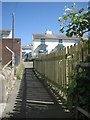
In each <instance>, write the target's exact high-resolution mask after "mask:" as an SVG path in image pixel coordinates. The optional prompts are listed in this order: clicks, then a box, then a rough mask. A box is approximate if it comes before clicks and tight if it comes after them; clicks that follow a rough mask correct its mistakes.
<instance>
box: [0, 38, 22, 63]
mask: <svg viewBox="0 0 90 120" xmlns="http://www.w3.org/2000/svg"><path fill="white" fill-rule="evenodd" d="M0 41H1V42H0V46H1V47H2V48H0V54H1V62H2V65H5V64H7V63H8V62H9V61H10V60H11V59H12V54H11V53H10V51H8V50H7V49H6V46H7V47H9V48H10V49H11V50H12V41H13V40H12V39H11V38H3V39H0ZM13 51H14V52H15V61H16V65H18V64H19V63H20V62H21V59H22V53H21V39H19V38H15V39H14V48H13Z"/></svg>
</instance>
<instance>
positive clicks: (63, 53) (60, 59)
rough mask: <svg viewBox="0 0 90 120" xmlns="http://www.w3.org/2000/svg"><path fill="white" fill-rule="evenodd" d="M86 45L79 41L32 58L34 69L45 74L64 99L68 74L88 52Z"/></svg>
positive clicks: (68, 81) (68, 82)
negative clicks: (54, 51)
mask: <svg viewBox="0 0 90 120" xmlns="http://www.w3.org/2000/svg"><path fill="white" fill-rule="evenodd" d="M87 47H88V46H87V44H86V43H82V44H81V43H79V44H77V45H76V44H75V45H74V46H70V47H67V48H64V49H63V50H60V51H58V52H56V53H50V54H46V55H42V56H40V57H39V58H38V59H36V60H34V69H36V70H37V71H38V72H39V73H40V74H41V75H43V76H45V78H46V79H47V80H48V81H49V83H50V84H51V85H52V86H54V87H55V89H56V90H58V92H59V93H60V94H61V96H62V97H63V98H65V99H66V90H67V88H68V85H69V84H70V80H69V76H70V75H71V74H72V73H73V71H74V69H75V66H76V65H77V64H78V63H80V62H83V61H85V59H86V57H87V54H88V51H87Z"/></svg>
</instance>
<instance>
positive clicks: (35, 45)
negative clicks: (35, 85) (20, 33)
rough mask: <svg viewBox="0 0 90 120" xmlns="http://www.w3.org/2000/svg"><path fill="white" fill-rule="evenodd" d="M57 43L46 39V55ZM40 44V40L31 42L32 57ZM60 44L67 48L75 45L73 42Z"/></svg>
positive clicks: (66, 41) (57, 41) (68, 41)
mask: <svg viewBox="0 0 90 120" xmlns="http://www.w3.org/2000/svg"><path fill="white" fill-rule="evenodd" d="M58 43H59V40H54V39H46V41H45V44H46V45H47V50H48V53H50V52H51V51H52V49H54V48H55V47H56V46H57V45H58ZM40 44H41V39H36V40H34V41H33V55H36V53H35V50H36V48H37V47H38V46H39V45H40ZM62 44H63V45H64V46H65V47H67V46H71V45H74V44H75V41H74V40H69V39H67V40H62Z"/></svg>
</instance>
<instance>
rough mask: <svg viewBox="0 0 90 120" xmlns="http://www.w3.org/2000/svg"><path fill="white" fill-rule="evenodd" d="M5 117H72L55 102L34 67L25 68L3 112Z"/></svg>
mask: <svg viewBox="0 0 90 120" xmlns="http://www.w3.org/2000/svg"><path fill="white" fill-rule="evenodd" d="M4 118H8V119H10V118H13V119H15V118H60V119H61V118H62V119H63V118H69V119H70V118H72V114H71V113H69V112H66V111H65V109H63V108H62V107H61V105H59V104H57V103H56V102H55V99H54V98H53V95H51V94H50V91H48V90H47V89H46V88H45V86H44V85H43V84H42V82H41V81H40V80H39V79H38V78H37V77H36V76H35V74H34V72H33V69H32V68H25V73H24V76H23V80H21V81H18V82H17V84H16V86H15V89H14V91H13V93H12V95H11V97H10V99H9V100H8V105H7V106H6V109H5V111H4V113H3V119H4Z"/></svg>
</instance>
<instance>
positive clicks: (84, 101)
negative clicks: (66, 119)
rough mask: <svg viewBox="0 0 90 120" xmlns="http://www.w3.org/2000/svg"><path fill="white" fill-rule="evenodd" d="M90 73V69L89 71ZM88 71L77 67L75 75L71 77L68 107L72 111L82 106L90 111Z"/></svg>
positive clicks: (89, 77)
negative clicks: (89, 108) (89, 107)
mask: <svg viewBox="0 0 90 120" xmlns="http://www.w3.org/2000/svg"><path fill="white" fill-rule="evenodd" d="M88 70H89V71H90V69H88ZM88 70H87V69H84V68H81V67H80V66H79V65H77V66H76V68H75V71H74V73H73V74H72V75H71V76H69V80H70V84H69V86H68V89H67V103H66V104H67V107H68V108H69V109H70V110H71V109H72V108H73V107H75V106H80V107H82V108H84V109H86V110H87V111H88V106H90V103H89V101H90V74H89V71H88Z"/></svg>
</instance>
